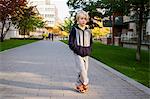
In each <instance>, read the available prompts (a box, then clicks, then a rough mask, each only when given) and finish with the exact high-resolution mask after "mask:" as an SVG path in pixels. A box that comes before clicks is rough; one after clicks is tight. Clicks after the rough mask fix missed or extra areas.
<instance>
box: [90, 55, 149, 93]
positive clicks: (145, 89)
mask: <svg viewBox="0 0 150 99" xmlns="http://www.w3.org/2000/svg"><path fill="white" fill-rule="evenodd" d="M90 59H91V60H92V61H94V62H96V63H97V64H98V65H100V66H101V67H103V68H104V69H106V70H108V71H110V72H111V73H113V74H115V75H117V76H118V77H120V78H121V79H123V80H124V81H127V82H128V83H130V84H131V85H133V86H135V87H136V88H138V89H139V90H141V91H143V92H145V93H146V94H148V95H150V88H148V87H146V86H144V85H142V84H141V83H139V82H137V81H135V80H133V79H131V78H129V77H127V76H126V75H124V74H122V73H120V72H118V71H116V70H115V69H113V68H111V67H109V66H107V65H106V64H104V63H101V62H100V61H98V60H96V59H94V58H92V57H90Z"/></svg>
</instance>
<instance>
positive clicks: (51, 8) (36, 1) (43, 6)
mask: <svg viewBox="0 0 150 99" xmlns="http://www.w3.org/2000/svg"><path fill="white" fill-rule="evenodd" d="M28 2H29V4H31V5H33V6H36V7H37V10H38V11H39V14H40V15H41V16H42V17H43V18H44V21H45V22H46V25H47V26H48V27H53V26H54V25H55V23H56V19H57V9H56V6H55V5H54V4H51V2H50V0H28Z"/></svg>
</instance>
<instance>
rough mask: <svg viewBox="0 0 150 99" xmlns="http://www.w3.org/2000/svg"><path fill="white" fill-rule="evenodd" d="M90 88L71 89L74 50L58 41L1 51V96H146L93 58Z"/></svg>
mask: <svg viewBox="0 0 150 99" xmlns="http://www.w3.org/2000/svg"><path fill="white" fill-rule="evenodd" d="M89 61H90V66H89V78H90V90H89V92H88V93H85V94H80V93H78V92H76V91H74V89H73V87H74V82H75V81H76V76H77V75H76V66H75V60H74V57H73V53H72V52H71V51H70V49H69V48H68V46H67V45H66V44H64V43H62V42H59V41H54V42H50V41H44V40H43V41H38V42H35V43H32V44H28V45H25V46H21V47H18V48H14V49H10V50H8V51H4V52H2V53H0V99H149V96H148V95H147V94H146V93H144V92H142V91H140V90H139V89H137V88H136V87H134V86H132V85H131V84H129V83H127V82H126V81H124V80H122V79H121V78H119V77H118V76H116V75H115V74H113V73H111V72H109V71H107V70H106V69H104V68H103V67H102V66H100V65H98V64H97V63H96V62H94V61H93V60H92V59H90V60H89Z"/></svg>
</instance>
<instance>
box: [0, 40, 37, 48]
mask: <svg viewBox="0 0 150 99" xmlns="http://www.w3.org/2000/svg"><path fill="white" fill-rule="evenodd" d="M35 41H37V40H12V39H10V40H5V41H4V42H0V51H4V50H7V49H10V48H14V47H18V46H21V45H25V44H28V43H32V42H35Z"/></svg>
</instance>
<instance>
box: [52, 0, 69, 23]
mask: <svg viewBox="0 0 150 99" xmlns="http://www.w3.org/2000/svg"><path fill="white" fill-rule="evenodd" d="M67 1H68V0H51V3H52V4H55V5H56V7H57V9H58V17H59V18H60V19H61V20H64V18H66V17H69V8H68V6H67V4H66V3H67Z"/></svg>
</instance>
